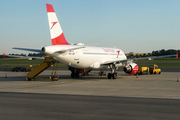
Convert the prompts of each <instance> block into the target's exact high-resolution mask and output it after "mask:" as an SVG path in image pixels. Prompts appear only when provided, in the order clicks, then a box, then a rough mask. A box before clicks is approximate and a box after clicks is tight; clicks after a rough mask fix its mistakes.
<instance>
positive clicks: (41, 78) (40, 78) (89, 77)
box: [0, 75, 122, 82]
mask: <svg viewBox="0 0 180 120" xmlns="http://www.w3.org/2000/svg"><path fill="white" fill-rule="evenodd" d="M26 77H27V76H11V77H8V76H4V77H2V76H1V77H0V82H4V81H26ZM49 77H50V76H49V75H40V76H38V77H36V78H35V80H31V81H51V80H50V79H49ZM117 79H122V77H121V76H118V77H117ZM117 79H111V80H117ZM58 80H74V81H76V80H91V81H92V80H93V81H97V80H107V76H97V75H86V76H83V77H82V76H80V77H79V78H71V77H70V76H69V75H60V76H59V79H58Z"/></svg>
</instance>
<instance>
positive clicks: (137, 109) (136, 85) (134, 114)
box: [0, 70, 180, 120]
mask: <svg viewBox="0 0 180 120" xmlns="http://www.w3.org/2000/svg"><path fill="white" fill-rule="evenodd" d="M50 74H51V70H46V71H45V72H43V73H42V74H41V75H40V78H42V77H47V78H48V77H49V76H50ZM57 74H60V78H59V80H58V81H49V79H42V80H35V81H25V78H26V73H24V72H10V71H0V101H1V102H0V106H1V107H0V119H25V118H26V119H43V120H44V119H87V120H89V119H137V120H140V119H142V120H144V119H149V120H152V119H154V120H162V119H163V120H164V119H180V82H177V79H178V77H180V72H162V74H160V75H140V76H138V78H137V77H136V76H134V75H133V76H130V75H127V74H125V73H124V72H120V71H118V77H117V79H111V80H109V79H107V76H98V71H92V72H91V74H90V75H89V76H84V77H81V78H78V79H71V78H70V71H68V70H58V71H57ZM5 76H7V78H5Z"/></svg>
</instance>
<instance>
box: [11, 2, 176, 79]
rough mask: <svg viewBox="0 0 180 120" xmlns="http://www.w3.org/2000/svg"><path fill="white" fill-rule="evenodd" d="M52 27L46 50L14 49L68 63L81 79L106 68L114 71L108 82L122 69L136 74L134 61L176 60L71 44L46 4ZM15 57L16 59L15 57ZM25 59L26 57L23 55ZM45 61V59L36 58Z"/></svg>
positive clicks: (74, 75) (52, 10) (136, 69)
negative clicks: (86, 70)
mask: <svg viewBox="0 0 180 120" xmlns="http://www.w3.org/2000/svg"><path fill="white" fill-rule="evenodd" d="M46 7H47V15H48V21H49V28H50V34H51V41H52V45H51V46H46V47H43V48H42V50H37V49H28V48H13V49H18V50H26V51H32V52H43V53H45V54H46V55H48V56H50V57H52V58H54V59H55V60H57V61H59V62H61V63H64V64H66V65H67V66H68V67H69V69H70V70H71V71H72V73H71V77H72V78H75V77H76V78H78V77H79V73H81V72H84V69H89V70H93V69H100V70H101V72H103V70H105V69H108V68H109V69H110V70H111V72H110V73H108V75H107V77H108V79H111V78H112V79H116V77H117V72H116V70H117V69H118V67H123V68H124V72H125V73H127V74H136V73H137V71H138V65H137V64H136V63H133V61H134V60H143V59H153V58H162V57H172V56H177V55H178V54H174V55H164V56H154V57H144V58H133V59H127V57H126V55H125V54H124V52H123V51H122V50H121V49H118V48H108V47H94V46H85V45H84V44H82V43H77V44H72V45H71V44H69V43H68V42H67V41H66V39H65V37H64V34H63V31H62V29H61V26H60V23H59V21H58V19H57V16H56V14H55V11H54V9H53V6H52V5H50V4H46ZM14 57H15V56H14ZM21 57H22V56H21ZM34 58H41V57H34Z"/></svg>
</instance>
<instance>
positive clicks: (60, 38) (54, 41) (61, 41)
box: [51, 33, 70, 45]
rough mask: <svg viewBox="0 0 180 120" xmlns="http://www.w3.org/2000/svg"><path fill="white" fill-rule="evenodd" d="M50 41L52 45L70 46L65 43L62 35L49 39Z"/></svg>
mask: <svg viewBox="0 0 180 120" xmlns="http://www.w3.org/2000/svg"><path fill="white" fill-rule="evenodd" d="M51 41H52V45H70V44H69V43H68V42H67V41H66V39H65V37H64V34H63V33H62V34H61V35H60V36H58V37H56V38H53V39H51Z"/></svg>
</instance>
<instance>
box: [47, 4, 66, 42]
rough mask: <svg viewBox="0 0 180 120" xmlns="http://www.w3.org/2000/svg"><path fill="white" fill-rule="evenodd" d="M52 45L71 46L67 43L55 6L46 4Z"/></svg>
mask: <svg viewBox="0 0 180 120" xmlns="http://www.w3.org/2000/svg"><path fill="white" fill-rule="evenodd" d="M46 8H47V14H48V20H49V28H50V33H51V41H52V45H69V43H68V42H67V41H66V39H65V37H64V34H63V31H62V29H61V26H60V24H59V21H58V19H57V16H56V13H55V11H54V9H53V6H52V5H50V4H46Z"/></svg>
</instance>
